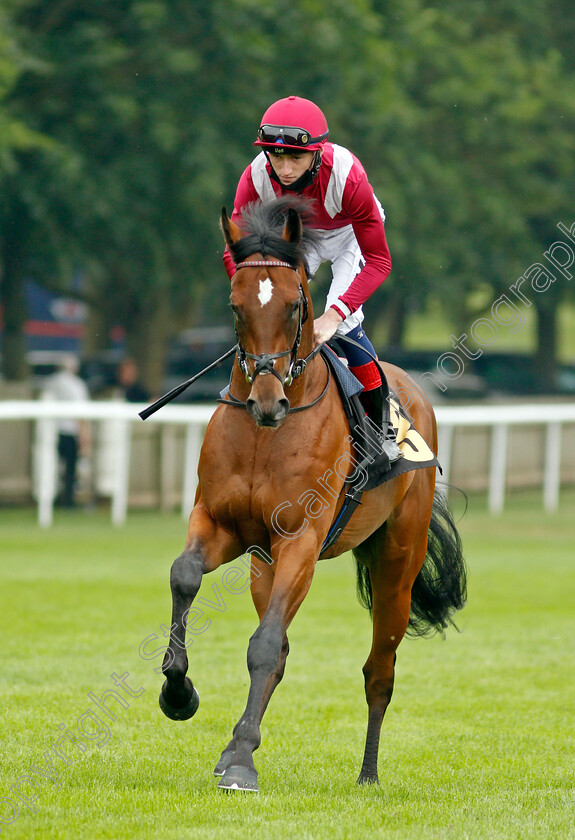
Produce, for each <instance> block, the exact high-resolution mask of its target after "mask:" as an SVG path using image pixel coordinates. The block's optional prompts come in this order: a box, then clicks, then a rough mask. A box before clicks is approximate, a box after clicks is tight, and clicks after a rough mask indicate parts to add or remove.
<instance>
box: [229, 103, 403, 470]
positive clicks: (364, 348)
mask: <svg viewBox="0 0 575 840" xmlns="http://www.w3.org/2000/svg"><path fill="white" fill-rule="evenodd" d="M328 136H329V129H328V125H327V121H326V118H325V116H324V114H323V112H322V111H321V109H320V108H319V107H318V106H317V105H316V104H315V103H314V102H311V101H310V100H309V99H303V98H302V97H300V96H288V97H286V98H285V99H279V100H278V101H277V102H274V103H273V104H272V105H270V107H269V108H268V109H267V111H266V112H265V114H264V115H263V117H262V120H261V123H260V127H259V129H258V132H257V138H256V140H255V142H254V146H257V147H259V149H260V153H259V155H258V156H257V157H256V158H255V159H254V160H253V161H252V163H251V164H250V165H249V166H248V167H247V168H246V169H245V171H244V173H243V174H242V176H241V178H240V180H239V183H238V187H237V191H236V197H235V202H234V210H233V213H232V220H233V221H234V222H236V223H239V224H240V225H241V212H242V210H243V209H244V207H246V206H247V205H248V204H250V203H251V202H253V201H258V200H261V201H268V200H270V199H273V198H274V197H278V196H284V195H289V194H292V195H301V196H302V197H303V198H305V199H309V200H311V201H312V202H313V214H314V219H313V222H312V224H311V225H310V227H312V228H313V229H315V230H316V231H317V232H318V234H319V242H318V245H317V246H312V247H311V249H310V251H309V253H308V254H307V257H308V265H309V269H310V275H313V273H314V272H315V271H316V269H317V268H318V266H319V265H320V264H321V263H323V262H329V263H331V268H332V281H331V285H330V289H329V292H328V295H327V302H326V308H325V312H324V313H323V314H322V315H321V316H320V317H319V318H316V320H315V322H314V340H315V343H316V345H318V344H322V343H324V342H327V341H329V340H330V339H333V341H334V342H335V343H336V344H337V347H338V350H339V351H340V352H341V353H343V354H344V355H345V356H346V357H347V360H348V364H349V369H350V370H351V372H352V373H353V374H354V375H355V376H356V378H357V379H359V381H360V382H361V384H362V385H363V391H362V393H361V395H360V399H361V401H362V403H363V406H364V408H365V411H366V413H367V414H368V416H369V417H370V419H371V420H373V421H374V423H375V424H376V426H377V427H378V428H380V429H382V433H383V436H384V440H383V448H384V451H385V453H386V454H387V456H388V458H389V461H390V462H393V461H395V460H397V459H398V458H401V456H402V452H401V450H400V449H399V447H398V445H397V442H396V441H395V435H394V432H393V429H392V427H391V425H390V424H389V425H388V417H389V415H388V411H387V406H385V405H384V402H383V394H382V388H381V375H380V370H379V367H378V365H377V364H376V363H375V362H374V361H373V359H372V356H376V353H375V350H374V349H373V345H372V344H371V341H370V340H369V338H368V337H367V335H366V334H365V331H364V329H363V310H362V306H363V304H364V303H365V302H366V301H367V300H368V299H369V297H370V296H371V295H372V294H373V292H374V291H375V290H376V289H377V288H378V286H380V285H381V283H383V281H384V280H385V279H386V277H387V276H388V274H389V272H390V271H391V257H390V255H389V249H388V247H387V241H386V237H385V230H384V224H383V223H384V219H385V214H384V212H383V208H382V206H381V204H380V203H379V201H378V199H377V198H376V196H375V195H374V192H373V188H372V186H371V184H370V183H369V181H368V178H367V175H366V172H365V169H364V168H363V166H362V164H361V162H360V161H359V160H358V158H357V157H355V155H353V154H352V152H350V151H349V150H348V149H345V148H344V147H343V146H338V145H336V144H335V143H330V142H328ZM224 264H225V267H226V270H227V272H228V275H229V277H230V278H231V277H232V276H233V275H234V273H235V265H234V261H233V259H232V255H231V253H230V252H229V250H228V249H226V251H225V252H224ZM340 336H346V338H349V339H352V340H353V341H354V342H355V344H349V343H347V342H344V341H338V338H339V337H340ZM358 345H359V346H358ZM382 425H383V428H382Z"/></svg>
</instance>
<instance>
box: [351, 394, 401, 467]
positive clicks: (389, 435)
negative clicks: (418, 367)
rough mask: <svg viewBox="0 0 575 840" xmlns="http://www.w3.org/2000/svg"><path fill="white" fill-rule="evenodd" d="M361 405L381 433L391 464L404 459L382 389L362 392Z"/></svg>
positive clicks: (383, 446)
mask: <svg viewBox="0 0 575 840" xmlns="http://www.w3.org/2000/svg"><path fill="white" fill-rule="evenodd" d="M359 399H360V400H361V404H362V405H363V407H364V409H365V413H366V414H367V416H368V417H369V419H370V420H371V421H372V423H374V424H375V425H376V426H377V428H378V429H379V430H380V431H381V436H382V440H381V444H382V449H383V451H384V453H385V454H386V455H387V457H388V458H389V463H390V464H393V463H394V462H395V461H398V460H399V459H400V458H403V452H402V451H401V449H400V448H399V446H398V445H397V441H396V439H395V431H394V429H393V426H392V425H391V423H390V422H389V408H388V405H387V403H386V402H384V399H383V392H382V390H381V388H373V389H372V390H371V391H362V392H361V394H360V395H359Z"/></svg>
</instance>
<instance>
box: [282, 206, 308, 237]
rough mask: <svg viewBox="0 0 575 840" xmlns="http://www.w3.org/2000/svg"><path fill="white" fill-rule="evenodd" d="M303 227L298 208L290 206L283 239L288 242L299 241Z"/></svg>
mask: <svg viewBox="0 0 575 840" xmlns="http://www.w3.org/2000/svg"><path fill="white" fill-rule="evenodd" d="M302 232H303V227H302V223H301V218H300V215H299V213H298V212H297V210H294V209H293V207H290V208H289V210H288V214H287V220H286V223H285V227H284V229H283V231H282V239H285V240H287V241H288V242H299V241H300V239H301V236H302Z"/></svg>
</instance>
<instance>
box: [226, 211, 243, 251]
mask: <svg viewBox="0 0 575 840" xmlns="http://www.w3.org/2000/svg"><path fill="white" fill-rule="evenodd" d="M220 227H221V229H222V233H223V234H224V239H225V240H226V242H227V244H228V247H230V248H231V246H232V245H233V244H234V243H235V242H237V241H238V239H241V238H242V236H243V234H242V232H241V230H240V228H239V227H238V226H237V225H236V224H235V222H232V220H231V219H230V218H229V217H228V212H227V210H226V208H225V207H222V215H221V217H220Z"/></svg>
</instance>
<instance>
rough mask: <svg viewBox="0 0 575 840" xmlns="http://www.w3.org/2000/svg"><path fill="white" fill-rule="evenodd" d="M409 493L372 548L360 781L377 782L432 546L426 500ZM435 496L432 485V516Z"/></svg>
mask: <svg viewBox="0 0 575 840" xmlns="http://www.w3.org/2000/svg"><path fill="white" fill-rule="evenodd" d="M412 489H413V488H412ZM409 495H410V494H408V496H409ZM408 496H406V497H405V499H404V500H403V502H402V504H401V505H400V508H399V509H398V510H397V511H396V513H394V514H393V515H392V516H391V517H390V519H389V520H388V522H387V524H386V526H385V527H384V528H382V530H381V532H380V534H381V535H382V536H383V539H382V545H381V546H378V545H377V542H376V541H377V539H378V534H374V536H373V537H372V540H374V543H373V544H372V546H370V555H371V556H370V562H369V575H370V580H371V588H372V598H373V641H372V646H371V651H370V654H369V657H368V659H367V661H366V663H365V665H364V667H363V673H364V677H365V697H366V700H367V705H368V725H367V736H366V741H365V752H364V756H363V764H362V767H361V772H360V774H359V778H358V780H357V781H358V783H359V784H366V783H367V784H369V783H377V782H378V774H377V757H378V752H379V738H380V733H381V725H382V722H383V717H384V715H385V712H386V710H387V707H388V705H389V703H390V701H391V696H392V693H393V683H394V677H395V659H396V650H397V647H398V645H399V643H400V642H401V640H402V639H403V637H404V635H405V631H406V630H407V625H408V622H409V613H410V608H411V587H412V586H413V582H414V580H415V578H416V577H417V574H418V572H419V570H420V568H421V566H422V565H423V562H424V560H425V555H426V550H427V531H428V527H429V518H428V517H427V515H426V512H425V510H424V511H423V513H422V511H421V501H419V504H417V503H416V502H417V500H416V499H415V498H413V497H412V501H410V500H409V498H408ZM432 497H433V487H431V491H430V502H429V517H430V516H431V499H432ZM380 538H381V537H380ZM378 549H379V550H378Z"/></svg>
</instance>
